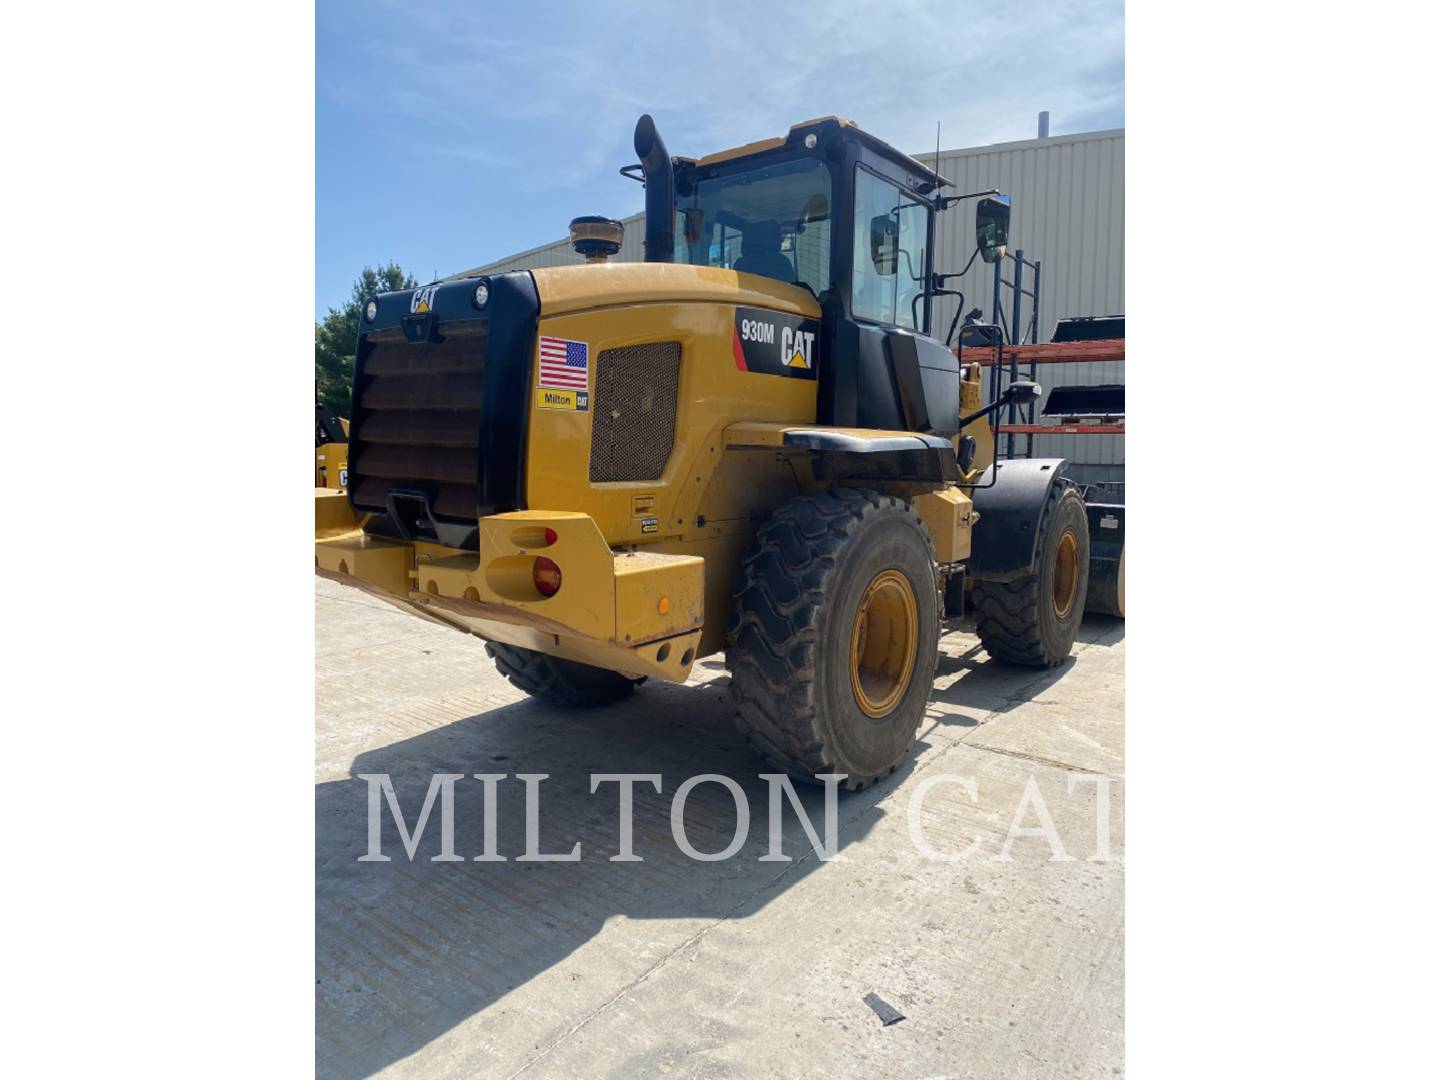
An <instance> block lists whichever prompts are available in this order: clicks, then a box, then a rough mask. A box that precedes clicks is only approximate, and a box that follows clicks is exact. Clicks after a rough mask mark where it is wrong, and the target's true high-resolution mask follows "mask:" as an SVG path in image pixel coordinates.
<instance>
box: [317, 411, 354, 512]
mask: <svg viewBox="0 0 1440 1080" xmlns="http://www.w3.org/2000/svg"><path fill="white" fill-rule="evenodd" d="M349 457H350V421H348V420H345V419H344V418H342V417H339V416H336V415H335V410H334V409H330V408H327V407H326V406H324V405H321V404H320V403H319V402H316V403H315V486H316V487H317V488H332V489H334V490H336V491H343V490H344V489H345V485H346V483H347V482H348V481H349V478H350V477H349V469H348V468H347V466H346V461H347V460H348V459H349Z"/></svg>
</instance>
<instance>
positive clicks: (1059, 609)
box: [970, 482, 1090, 668]
mask: <svg viewBox="0 0 1440 1080" xmlns="http://www.w3.org/2000/svg"><path fill="white" fill-rule="evenodd" d="M1036 552H1037V566H1036V570H1035V572H1034V573H1031V574H1026V575H1025V576H1024V577H1022V578H1017V579H1016V580H1014V581H977V582H975V586H974V588H973V589H971V591H970V600H971V603H972V604H973V605H974V608H975V632H976V633H977V634H978V635H979V637H980V643H981V644H982V645H984V646H985V651H986V652H988V653H989V654H990V655H991V656H993V657H995V659H997V660H1003V661H1005V662H1007V663H1011V664H1019V665H1021V666H1023V667H1038V668H1052V667H1055V666H1056V665H1057V664H1059V663H1060V662H1061V661H1062V660H1064V659H1065V658H1066V657H1067V656H1069V655H1070V650H1071V648H1072V647H1073V646H1074V645H1075V637H1076V635H1077V634H1079V632H1080V620H1081V618H1082V617H1083V615H1084V614H1085V596H1086V592H1087V590H1088V588H1089V583H1090V524H1089V522H1088V521H1087V520H1086V517H1085V501H1084V500H1083V499H1081V498H1080V493H1079V492H1078V491H1076V490H1075V489H1074V488H1073V487H1071V486H1070V485H1069V484H1066V483H1060V482H1057V483H1056V484H1055V485H1054V486H1053V487H1051V489H1050V494H1049V496H1048V497H1047V499H1046V500H1045V509H1044V510H1043V511H1042V512H1041V515H1040V536H1039V539H1038V541H1037V542H1036Z"/></svg>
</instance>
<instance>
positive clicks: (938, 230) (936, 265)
mask: <svg viewBox="0 0 1440 1080" xmlns="http://www.w3.org/2000/svg"><path fill="white" fill-rule="evenodd" d="M935 175H936V176H939V175H940V121H939V120H936V121H935ZM940 206H941V209H943V208H944V206H945V203H944V201H943V199H942V201H941V203H940ZM944 243H945V226H944V225H943V224H942V223H941V221H940V213H939V211H937V212H936V214H935V257H934V258H933V259H931V260H930V262H931V270H932V272H933V273H936V274H939V273H942V272H943V271H941V269H940V267H941V265H942V264H941V262H940V249H941V247H942V246H943V245H944ZM932 284H933V279H932V281H927V282H926V283H925V287H926V288H927V289H928V288H930V287H931V285H932ZM935 300H936V298H935V297H931V299H930V325H931V326H934V325H935ZM927 329H928V328H927ZM946 344H949V343H948V342H947V343H946Z"/></svg>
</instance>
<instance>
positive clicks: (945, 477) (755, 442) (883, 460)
mask: <svg viewBox="0 0 1440 1080" xmlns="http://www.w3.org/2000/svg"><path fill="white" fill-rule="evenodd" d="M725 449H727V450H769V451H774V450H782V451H783V450H796V451H807V452H809V453H811V454H813V455H814V457H815V475H816V476H817V477H818V478H820V479H824V480H828V481H842V480H851V481H856V480H904V481H911V482H916V483H934V484H943V483H954V482H955V481H957V480H959V479H960V469H959V466H958V465H957V464H956V461H955V447H954V446H953V445H952V444H951V443H950V441H949V440H948V439H944V438H941V437H940V436H939V435H928V434H925V433H923V432H918V431H884V430H866V429H858V428H838V427H828V426H824V425H789V424H772V423H759V422H751V421H742V422H740V423H736V424H731V425H730V426H729V427H727V428H726V429H725Z"/></svg>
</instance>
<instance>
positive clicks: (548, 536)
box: [545, 529, 560, 544]
mask: <svg viewBox="0 0 1440 1080" xmlns="http://www.w3.org/2000/svg"><path fill="white" fill-rule="evenodd" d="M559 539H560V534H559V533H557V532H556V531H555V530H554V529H546V530H545V543H547V544H553V543H554V542H555V541H556V540H559Z"/></svg>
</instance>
